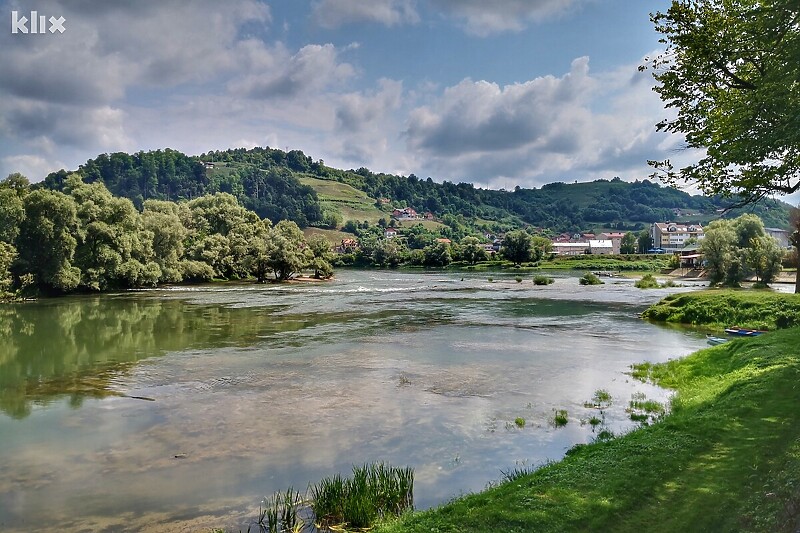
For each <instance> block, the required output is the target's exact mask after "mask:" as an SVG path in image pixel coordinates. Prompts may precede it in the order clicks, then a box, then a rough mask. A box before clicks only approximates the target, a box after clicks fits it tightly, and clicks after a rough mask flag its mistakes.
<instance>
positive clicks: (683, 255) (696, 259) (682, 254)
mask: <svg viewBox="0 0 800 533" xmlns="http://www.w3.org/2000/svg"><path fill="white" fill-rule="evenodd" d="M675 255H676V256H677V258H678V261H679V262H680V265H681V268H688V269H696V268H702V266H703V254H701V253H700V247H699V246H697V245H695V246H687V247H686V248H684V249H683V250H678V251H677V252H675Z"/></svg>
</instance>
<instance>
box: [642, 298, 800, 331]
mask: <svg viewBox="0 0 800 533" xmlns="http://www.w3.org/2000/svg"><path fill="white" fill-rule="evenodd" d="M642 318H646V319H648V320H655V321H658V322H673V323H680V324H692V325H704V326H709V327H719V328H725V327H730V326H734V325H735V326H739V327H743V328H755V329H767V330H773V329H782V328H788V327H793V326H800V295H798V294H785V293H773V292H769V291H757V290H730V289H729V290H713V289H712V290H706V291H697V292H690V293H685V294H673V295H671V296H667V297H666V298H664V299H663V300H661V301H660V302H658V303H657V304H655V305H653V306H651V307H650V308H648V309H647V310H646V311H645V312H644V313H642Z"/></svg>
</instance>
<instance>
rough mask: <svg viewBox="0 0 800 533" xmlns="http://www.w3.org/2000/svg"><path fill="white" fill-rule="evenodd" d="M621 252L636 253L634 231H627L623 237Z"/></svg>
mask: <svg viewBox="0 0 800 533" xmlns="http://www.w3.org/2000/svg"><path fill="white" fill-rule="evenodd" d="M619 252H620V253H621V254H635V253H636V235H635V234H633V233H630V232H629V233H626V234H625V235H624V236H623V237H622V242H620V245H619Z"/></svg>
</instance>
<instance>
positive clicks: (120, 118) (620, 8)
mask: <svg viewBox="0 0 800 533" xmlns="http://www.w3.org/2000/svg"><path fill="white" fill-rule="evenodd" d="M668 4H669V1H668V0H650V1H648V2H638V1H631V0H494V1H492V2H487V1H482V0H227V1H224V2H221V1H219V0H192V1H191V2H189V1H186V0H161V1H155V0H154V1H143V0H132V1H117V0H61V1H59V0H31V1H23V0H19V1H14V0H0V17H2V18H3V19H4V22H3V23H2V25H1V26H0V28H2V29H0V176H5V175H7V174H9V173H11V172H22V173H23V174H25V175H26V176H28V177H29V178H30V179H31V181H39V180H41V179H43V178H44V176H45V175H46V174H47V173H48V172H51V171H53V170H58V169H61V168H66V169H68V170H71V169H76V168H77V167H78V165H80V164H82V163H84V162H86V161H87V160H88V159H90V158H94V157H96V156H97V155H98V154H101V153H110V152H116V151H124V152H129V153H133V152H137V151H139V150H152V149H159V148H173V149H176V150H180V151H183V152H185V153H188V154H191V155H198V154H201V153H203V152H206V151H210V150H224V149H227V148H235V147H246V148H250V147H254V146H270V147H273V148H280V149H284V150H294V149H299V150H303V151H304V152H305V153H306V155H308V156H311V157H312V158H313V159H314V160H320V159H321V160H323V161H324V162H325V164H327V165H329V166H333V167H336V168H344V169H350V168H353V169H357V168H360V167H367V168H369V169H371V170H373V171H375V172H387V173H395V174H402V175H409V174H412V173H413V174H415V175H417V176H418V177H421V178H426V177H432V178H433V179H434V180H436V181H442V180H449V181H453V182H469V183H474V184H476V185H478V186H482V187H491V188H507V189H509V188H513V187H515V186H521V187H538V186H541V185H542V184H545V183H550V182H554V181H564V182H573V181H576V180H577V181H588V180H593V179H598V178H605V179H610V178H613V177H616V176H618V177H620V178H622V179H624V180H634V179H645V178H647V177H648V175H649V174H650V173H651V169H650V168H649V167H648V165H647V160H648V159H664V158H670V159H672V160H673V161H678V162H679V163H680V162H681V161H684V162H687V163H688V162H690V161H691V160H692V158H693V157H697V155H696V154H693V153H692V152H690V151H686V150H684V149H682V146H683V139H682V138H681V137H680V136H677V135H667V134H663V133H657V132H656V130H655V124H656V123H657V122H658V121H660V120H661V119H663V118H665V117H666V116H668V115H667V111H666V110H665V109H664V107H663V105H662V103H661V101H660V100H659V98H658V95H657V94H656V93H654V92H653V91H652V87H653V80H652V77H651V75H650V74H649V73H647V72H644V73H642V72H639V71H638V69H637V67H638V66H639V65H640V64H642V63H643V60H644V58H645V57H647V56H652V55H653V54H656V53H658V51H659V49H660V46H662V45H660V44H659V42H658V37H659V36H658V34H657V33H656V32H655V31H654V30H653V26H652V24H651V22H650V20H649V13H650V12H652V11H655V10H659V9H661V10H664V9H666V8H667V7H668ZM32 10H35V11H37V13H38V15H44V16H45V17H47V18H48V19H49V17H51V16H52V17H54V18H59V17H63V18H64V23H63V27H64V32H63V33H61V32H59V31H58V30H57V29H56V30H55V31H54V33H50V32H49V31H46V32H45V33H44V34H39V33H37V34H33V33H30V32H29V33H28V34H24V33H22V31H21V30H20V29H19V25H18V26H17V27H18V32H17V33H16V34H15V33H13V32H12V28H13V27H14V22H15V20H16V21H17V22H19V20H20V17H22V16H27V18H30V12H31V11H32ZM12 11H17V19H14V16H13V14H12ZM9 20H10V21H11V24H9ZM30 26H31V24H30V23H28V24H27V26H26V28H27V29H29V30H30ZM48 26H49V23H48Z"/></svg>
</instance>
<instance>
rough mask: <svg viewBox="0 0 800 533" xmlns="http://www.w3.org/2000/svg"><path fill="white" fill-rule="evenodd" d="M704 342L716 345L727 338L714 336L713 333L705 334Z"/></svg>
mask: <svg viewBox="0 0 800 533" xmlns="http://www.w3.org/2000/svg"><path fill="white" fill-rule="evenodd" d="M706 342H707V343H708V344H710V345H711V346H717V345H719V344H724V343H726V342H728V339H726V338H724V337H715V336H714V335H706Z"/></svg>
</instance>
